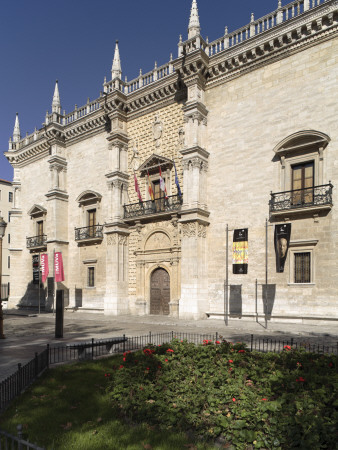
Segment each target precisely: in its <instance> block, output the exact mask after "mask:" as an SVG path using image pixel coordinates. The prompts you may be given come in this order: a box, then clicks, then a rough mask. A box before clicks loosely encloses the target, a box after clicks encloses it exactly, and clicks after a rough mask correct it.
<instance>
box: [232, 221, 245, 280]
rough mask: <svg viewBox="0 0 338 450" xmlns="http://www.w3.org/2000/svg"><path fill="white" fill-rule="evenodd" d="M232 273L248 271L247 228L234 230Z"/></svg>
mask: <svg viewBox="0 0 338 450" xmlns="http://www.w3.org/2000/svg"><path fill="white" fill-rule="evenodd" d="M232 273H234V274H237V275H239V274H241V275H242V274H247V273H248V229H247V228H242V229H240V230H234V240H233V244H232Z"/></svg>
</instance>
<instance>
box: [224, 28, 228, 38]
mask: <svg viewBox="0 0 338 450" xmlns="http://www.w3.org/2000/svg"><path fill="white" fill-rule="evenodd" d="M227 34H228V27H225V30H224V36H226V35H227Z"/></svg>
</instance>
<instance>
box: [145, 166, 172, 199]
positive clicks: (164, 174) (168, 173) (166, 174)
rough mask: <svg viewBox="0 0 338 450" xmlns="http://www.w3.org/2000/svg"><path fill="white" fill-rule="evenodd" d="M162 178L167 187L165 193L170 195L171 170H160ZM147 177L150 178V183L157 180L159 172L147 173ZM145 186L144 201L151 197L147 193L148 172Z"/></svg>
mask: <svg viewBox="0 0 338 450" xmlns="http://www.w3.org/2000/svg"><path fill="white" fill-rule="evenodd" d="M162 178H163V180H164V184H165V187H166V189H167V195H168V197H170V195H171V170H170V169H167V170H166V171H165V172H163V171H162ZM149 179H150V181H151V183H153V182H154V181H159V179H160V173H152V174H149ZM145 187H146V192H145V199H146V201H149V200H151V198H150V194H149V184H148V174H147V175H146V183H145Z"/></svg>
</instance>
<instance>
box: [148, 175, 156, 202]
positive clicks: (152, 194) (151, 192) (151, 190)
mask: <svg viewBox="0 0 338 450" xmlns="http://www.w3.org/2000/svg"><path fill="white" fill-rule="evenodd" d="M148 191H149V196H150V198H151V200H152V201H154V199H155V197H154V191H153V188H152V185H151V181H150V177H149V172H148Z"/></svg>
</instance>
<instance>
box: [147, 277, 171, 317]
mask: <svg viewBox="0 0 338 450" xmlns="http://www.w3.org/2000/svg"><path fill="white" fill-rule="evenodd" d="M169 302H170V278H169V274H168V272H167V271H166V270H164V269H156V270H154V272H153V273H152V274H151V278H150V314H161V315H169Z"/></svg>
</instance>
